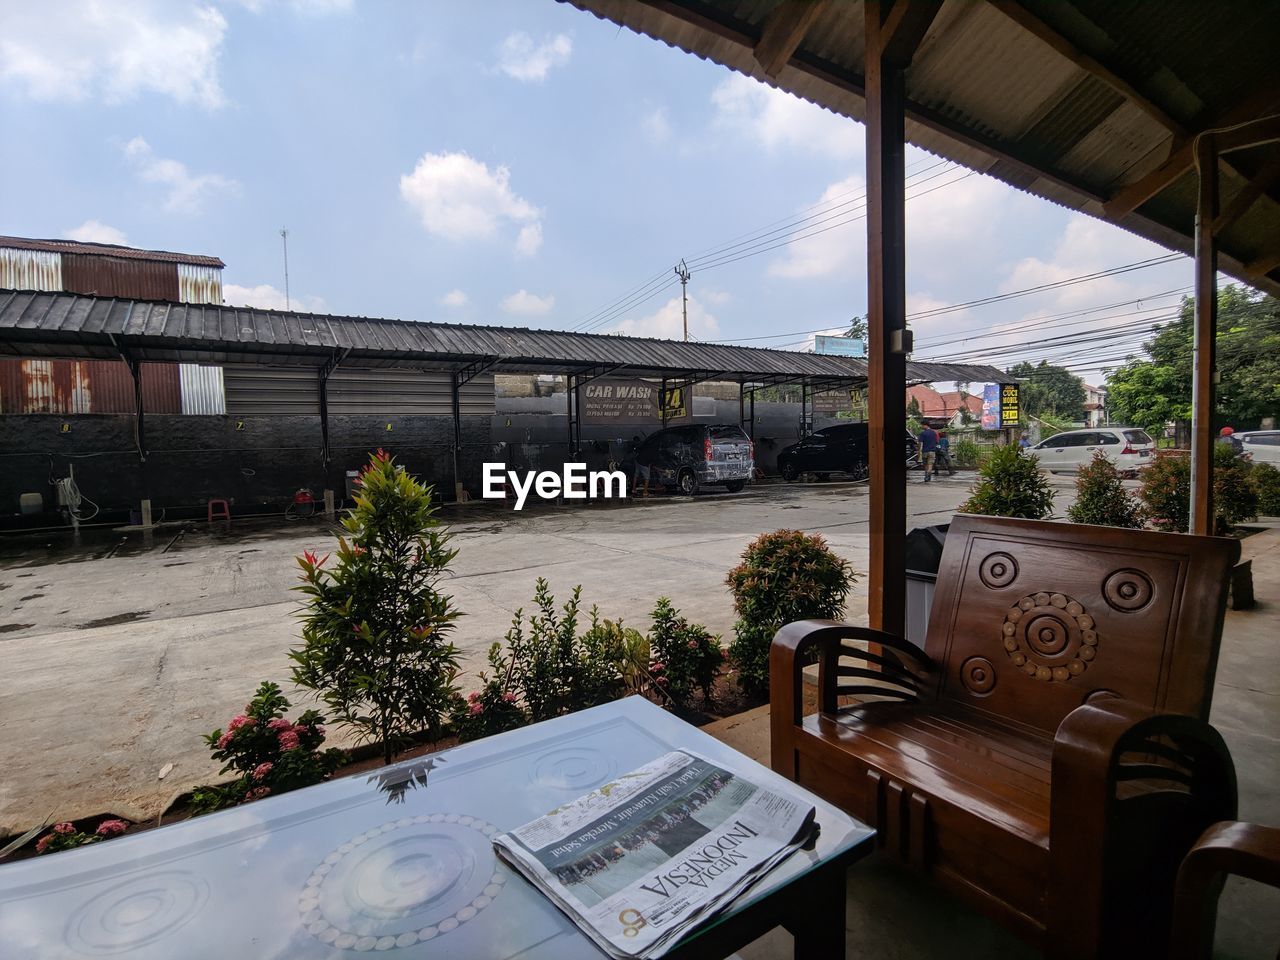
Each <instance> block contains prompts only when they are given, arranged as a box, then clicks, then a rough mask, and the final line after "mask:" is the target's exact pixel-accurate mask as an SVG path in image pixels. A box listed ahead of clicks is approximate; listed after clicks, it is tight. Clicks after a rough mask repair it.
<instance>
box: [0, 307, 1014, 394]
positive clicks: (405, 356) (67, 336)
mask: <svg viewBox="0 0 1280 960" xmlns="http://www.w3.org/2000/svg"><path fill="white" fill-rule="evenodd" d="M122 350H127V352H128V353H129V355H130V356H131V357H132V358H133V359H135V360H139V361H174V362H184V363H266V364H285V365H300V366H311V367H316V368H320V367H324V366H326V365H329V364H332V363H335V362H338V361H341V362H342V363H344V364H349V365H351V366H360V367H410V368H417V369H438V370H458V371H461V370H468V371H475V370H478V369H485V370H489V371H492V372H495V373H580V374H587V375H598V374H601V373H618V374H629V375H632V376H647V377H693V378H697V379H712V378H716V377H722V378H724V379H729V380H740V381H746V382H752V383H755V382H773V383H786V382H793V383H794V382H803V383H809V384H813V385H822V384H824V383H829V384H830V385H833V386H834V385H840V384H858V383H861V382H863V381H865V380H866V375H867V365H866V361H864V360H859V359H855V358H851V357H835V356H824V355H820V354H814V353H797V352H794V351H790V350H762V349H758V348H755V347H735V346H726V345H724V344H716V343H696V342H684V341H679V340H656V339H647V338H643V337H621V336H612V335H604V334H592V333H561V332H557V331H554V330H528V329H523V328H520V327H486V326H477V325H470V324H466V325H463V324H450V323H418V322H414V321H408V320H383V319H375V318H368V317H340V316H330V315H326V314H310V313H284V312H281V311H277V310H261V309H256V308H252V307H225V306H213V305H209V304H193V303H168V302H158V301H157V302H153V301H145V300H120V299H115V298H107V297H92V296H85V295H81V294H75V293H47V292H34V291H19V290H0V355H5V354H7V355H11V356H24V357H96V358H103V359H109V358H118V357H119V356H120V355H121V352H122ZM907 377H908V379H911V380H915V381H935V380H961V381H968V382H973V383H985V382H997V381H999V380H1001V379H1006V375H1005V374H1004V373H1003V372H1002V371H1000V370H998V369H997V368H995V367H990V366H982V365H971V364H938V363H912V364H908V369H907Z"/></svg>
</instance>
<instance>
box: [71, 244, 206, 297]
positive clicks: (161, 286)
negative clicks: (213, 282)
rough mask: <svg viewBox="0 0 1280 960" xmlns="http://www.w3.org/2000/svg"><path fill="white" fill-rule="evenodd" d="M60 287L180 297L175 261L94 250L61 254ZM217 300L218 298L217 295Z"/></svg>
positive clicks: (103, 293)
mask: <svg viewBox="0 0 1280 960" xmlns="http://www.w3.org/2000/svg"><path fill="white" fill-rule="evenodd" d="M62 288H63V289H64V290H68V291H70V292H72V293H84V294H93V295H96V296H99V297H126V298H135V299H138V300H170V301H173V302H177V301H178V300H180V299H181V298H180V296H179V289H178V264H176V263H160V262H157V261H154V260H127V259H125V258H123V257H104V256H98V255H96V254H84V253H66V254H63V255H62ZM218 302H221V297H219V299H218Z"/></svg>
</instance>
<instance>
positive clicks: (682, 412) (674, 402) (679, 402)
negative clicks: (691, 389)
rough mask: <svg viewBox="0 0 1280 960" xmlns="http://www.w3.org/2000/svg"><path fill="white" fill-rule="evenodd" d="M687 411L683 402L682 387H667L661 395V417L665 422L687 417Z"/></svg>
mask: <svg viewBox="0 0 1280 960" xmlns="http://www.w3.org/2000/svg"><path fill="white" fill-rule="evenodd" d="M688 415H689V411H688V409H687V408H686V406H685V402H684V387H667V389H666V390H664V391H663V393H662V416H663V418H664V419H666V420H678V419H679V418H680V417H687V416H688Z"/></svg>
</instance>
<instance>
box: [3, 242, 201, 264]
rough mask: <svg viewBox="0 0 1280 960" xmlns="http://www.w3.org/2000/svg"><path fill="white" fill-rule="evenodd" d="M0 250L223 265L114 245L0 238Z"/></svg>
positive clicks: (185, 255) (198, 257) (189, 255)
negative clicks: (9, 249) (1, 248)
mask: <svg viewBox="0 0 1280 960" xmlns="http://www.w3.org/2000/svg"><path fill="white" fill-rule="evenodd" d="M0 247H12V248H13V249H15V250H44V251H48V252H51V253H89V254H94V255H96V256H105V257H125V258H127V259H131V260H158V261H161V262H164V263H194V264H198V265H200V266H204V267H224V266H226V264H224V263H223V262H222V261H221V260H219V259H218V258H217V257H206V256H202V255H201V254H196V253H173V252H171V251H169V250H140V249H139V248H137V247H122V246H120V245H119V244H116V243H87V242H86V243H82V242H80V241H78V240H35V239H32V238H31V237H0Z"/></svg>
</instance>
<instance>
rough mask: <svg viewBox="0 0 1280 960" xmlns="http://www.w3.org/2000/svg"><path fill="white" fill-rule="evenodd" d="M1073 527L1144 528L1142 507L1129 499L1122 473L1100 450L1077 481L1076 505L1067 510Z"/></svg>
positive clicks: (1081, 472) (1084, 467) (1131, 498)
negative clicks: (1091, 524) (1084, 525)
mask: <svg viewBox="0 0 1280 960" xmlns="http://www.w3.org/2000/svg"><path fill="white" fill-rule="evenodd" d="M1067 516H1068V517H1070V518H1071V520H1072V522H1073V523H1094V524H1098V525H1099V526H1103V527H1128V528H1130V529H1133V528H1137V527H1141V526H1142V524H1143V513H1142V504H1140V503H1139V502H1138V501H1137V500H1135V499H1134V498H1133V497H1132V496H1130V495H1129V491H1127V490H1126V489H1125V488H1124V482H1123V481H1122V480H1121V478H1120V471H1118V470H1117V469H1116V467H1115V464H1113V463H1112V462H1111V461H1110V460H1108V459H1107V457H1106V455H1105V454H1104V453H1103V452H1102V451H1101V450H1099V451H1098V452H1097V453H1095V454H1094V455H1093V461H1092V462H1090V463H1088V464H1086V465H1085V466H1083V467H1081V468H1080V474H1079V476H1077V477H1076V502H1075V503H1073V504H1072V505H1071V506H1070V507H1068V508H1067Z"/></svg>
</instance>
